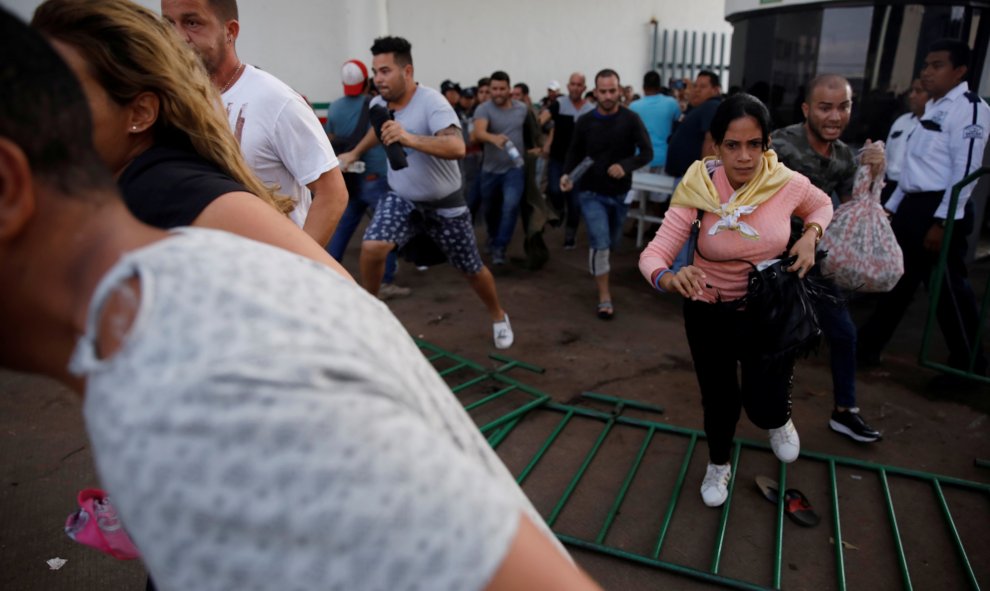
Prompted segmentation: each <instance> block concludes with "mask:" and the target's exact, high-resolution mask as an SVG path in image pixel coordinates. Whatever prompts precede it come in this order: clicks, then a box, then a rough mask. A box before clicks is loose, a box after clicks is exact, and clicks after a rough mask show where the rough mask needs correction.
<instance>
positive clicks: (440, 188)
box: [340, 37, 514, 349]
mask: <svg viewBox="0 0 990 591" xmlns="http://www.w3.org/2000/svg"><path fill="white" fill-rule="evenodd" d="M371 53H372V55H373V56H374V59H373V61H372V64H373V66H374V71H375V87H376V88H377V89H378V92H379V93H380V94H379V96H377V97H375V98H374V99H373V100H372V101H371V109H372V113H374V111H375V108H376V107H380V108H384V107H387V108H388V109H389V111H390V112H391V113H392V117H393V118H394V119H393V120H390V121H386V122H384V123H383V124H382V125H381V139H380V140H379V138H378V137H377V136H376V132H375V129H373V128H372V129H369V130H368V133H367V135H365V136H364V139H362V140H361V141H360V142H359V143H358V145H357V146H356V147H355V148H354V149H353V150H351V151H350V152H347V153H344V154H341V155H340V161H341V163H342V164H343V165H344V166H345V167H346V166H347V165H349V164H350V163H351V162H354V161H355V160H357V159H359V158H360V157H361V155H362V154H364V153H365V152H366V151H368V150H369V149H370V148H371V147H372V146H374V145H376V144H377V143H379V141H380V142H381V143H382V144H384V145H385V147H386V153H388V152H389V151H390V150H391V151H392V153H393V155H391V156H389V167H388V185H389V189H391V190H390V191H389V193H388V195H386V196H385V198H384V199H382V200H381V201H380V202H379V204H378V208H377V209H376V210H375V215H374V217H373V218H372V219H371V223H370V224H369V225H368V228H367V230H366V231H365V233H364V242H363V243H362V244H361V283H362V284H364V287H365V289H367V290H368V291H369V292H371V293H372V294H377V293H378V288H379V286H380V285H381V281H382V275H383V274H384V272H385V258H386V257H387V256H388V254H389V253H390V252H392V251H393V250H395V249H396V248H402V247H403V246H405V245H406V243H408V242H409V241H410V240H411V239H413V238H414V237H416V236H417V235H419V234H425V235H427V236H429V238H430V240H432V241H433V243H435V244H436V246H437V247H438V248H439V249H440V250H441V251H442V252H443V255H444V256H445V257H446V258H447V261H448V262H449V263H450V264H451V265H452V266H453V267H454V268H456V269H457V270H458V271H460V272H461V273H463V274H464V276H465V277H466V278H467V280H468V282H469V283H470V284H471V288H472V289H474V292H475V293H476V294H477V295H478V297H479V298H480V299H481V301H482V302H483V303H484V304H485V307H486V308H487V309H488V313H489V314H490V315H491V318H492V332H493V335H494V340H495V347H497V348H499V349H507V348H509V347H511V346H512V343H513V340H514V336H513V332H512V326H511V325H510V324H509V315H508V314H506V313H505V310H503V309H502V306H501V304H499V300H498V293H497V292H496V290H495V278H494V277H492V273H491V271H489V270H488V267H486V266H485V265H484V263H482V261H481V255H480V254H479V253H478V243H477V239H476V238H475V235H474V226H473V225H472V223H471V213H470V212H469V211H468V208H467V203H466V202H465V200H464V192H463V187H462V185H461V171H460V168H459V167H458V165H457V162H456V161H457V160H460V159H461V158H464V153H465V147H464V137H463V135H462V132H461V123H460V119H458V117H457V114H456V113H455V112H454V109H453V108H452V107H451V106H450V103H449V102H447V99H445V98H444V97H443V95H442V94H440V93H439V92H437V91H435V90H433V89H432V88H426V87H425V86H419V84H417V82H416V81H415V79H414V78H413V63H412V45H411V44H410V43H409V42H408V41H407V40H405V39H403V38H402V37H379V38H378V39H375V43H374V45H372V46H371ZM374 120H375V119H374V116H373V117H372V122H374ZM396 150H401V152H402V153H404V155H405V160H406V161H407V163H408V166H406V167H404V168H402V167H400V168H399V169H396V167H395V163H394V162H393V161H392V160H393V158H394V157H395V151H396Z"/></svg>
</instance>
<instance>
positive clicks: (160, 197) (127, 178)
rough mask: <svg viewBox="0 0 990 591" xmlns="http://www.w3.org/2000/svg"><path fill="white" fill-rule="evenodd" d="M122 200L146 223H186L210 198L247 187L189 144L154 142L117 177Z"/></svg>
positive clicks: (164, 225)
mask: <svg viewBox="0 0 990 591" xmlns="http://www.w3.org/2000/svg"><path fill="white" fill-rule="evenodd" d="M117 185H118V186H119V187H120V192H121V193H122V194H123V196H124V203H126V204H127V208H128V209H129V210H130V211H131V213H132V214H133V215H134V217H136V218H137V219H139V220H141V221H142V222H144V223H145V224H148V225H149V226H155V227H157V228H162V229H165V230H167V229H169V228H175V227H177V226H188V225H190V224H192V222H193V220H195V219H196V218H197V217H199V214H201V213H202V212H203V210H204V209H206V207H207V206H208V205H209V204H210V203H213V200H214V199H216V198H217V197H219V196H221V195H224V194H226V193H231V192H234V191H247V189H246V188H245V187H244V185H242V184H240V183H238V182H237V181H235V180H234V179H232V178H230V177H229V176H227V174H225V173H224V172H222V171H221V170H220V169H218V168H217V167H216V166H214V165H213V164H211V163H210V162H208V161H207V160H206V159H204V158H202V157H200V156H199V154H197V153H196V152H195V151H194V150H193V149H192V147H191V146H189V147H188V148H185V147H182V146H181V145H155V146H152V147H151V148H149V149H148V150H145V151H144V152H143V153H141V154H140V155H139V156H138V157H137V158H135V159H134V160H133V161H132V162H131V163H130V164H128V165H127V168H125V169H124V172H123V174H121V175H120V178H119V179H118V180H117Z"/></svg>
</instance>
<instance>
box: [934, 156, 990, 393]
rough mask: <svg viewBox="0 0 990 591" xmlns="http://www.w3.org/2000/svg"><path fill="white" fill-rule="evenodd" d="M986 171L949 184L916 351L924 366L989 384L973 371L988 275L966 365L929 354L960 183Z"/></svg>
mask: <svg viewBox="0 0 990 591" xmlns="http://www.w3.org/2000/svg"><path fill="white" fill-rule="evenodd" d="M987 174H990V168H988V167H986V166H984V167H982V168H979V169H978V170H976V171H975V172H973V173H972V174H970V175H969V176H967V177H966V178H964V179H963V180H961V181H959V182H958V183H956V184H955V185H954V186H953V187H952V196H951V198H950V200H949V210H948V215H947V216H946V223H945V234H944V235H943V236H942V248H941V250H940V251H939V257H938V264H937V265H936V266H935V269H934V270H933V271H932V280H931V290H930V299H929V303H928V318H927V320H926V321H925V332H924V335H923V336H922V338H921V351H920V352H919V353H918V362H919V363H920V364H921V365H923V366H925V367H930V368H933V369H937V370H939V371H942V372H945V373H948V374H952V375H956V376H960V377H964V378H968V379H971V380H976V381H980V382H983V383H987V384H990V376H986V375H983V374H982V373H978V372H977V371H976V359H977V356H978V353H979V351H980V350H981V348H982V342H983V333H984V329H985V327H986V325H987V310H988V308H990V279H988V281H987V285H986V286H984V289H983V301H982V303H981V304H980V313H979V318H980V323H979V327H978V328H977V334H976V339H975V340H974V342H973V343H971V344H970V352H969V364H968V366H967V367H966V368H965V369H958V368H955V367H950V366H948V365H946V364H944V363H939V362H937V361H933V360H932V358H931V337H932V331H933V330H934V329H935V325H936V313H937V311H938V302H939V299H940V298H941V297H942V295H943V294H942V283H943V280H944V279H945V268H946V263H947V261H948V259H949V241H950V240H952V232H953V230H954V229H955V225H956V219H955V218H956V216H955V211H956V208H957V207H958V205H959V193H960V192H962V190H963V187H965V186H967V185H969V184H971V183H975V182H976V181H977V180H979V178H980V177H982V176H984V175H987Z"/></svg>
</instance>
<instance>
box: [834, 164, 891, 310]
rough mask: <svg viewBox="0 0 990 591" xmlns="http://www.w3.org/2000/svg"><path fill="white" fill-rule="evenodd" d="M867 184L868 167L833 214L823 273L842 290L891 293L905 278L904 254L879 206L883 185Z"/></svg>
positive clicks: (864, 168) (868, 182)
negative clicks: (847, 198)
mask: <svg viewBox="0 0 990 591" xmlns="http://www.w3.org/2000/svg"><path fill="white" fill-rule="evenodd" d="M870 184H871V183H870V167H869V166H860V167H859V170H857V171H856V180H855V184H854V185H853V194H852V199H851V200H850V201H849V202H847V203H843V204H842V205H840V206H839V207H838V209H836V210H835V215H834V216H833V217H832V223H831V224H829V226H828V230H826V231H825V236H824V237H823V238H822V243H821V246H820V248H822V249H825V250H828V256H827V257H825V258H824V259H823V260H822V262H821V266H822V273H823V274H824V275H825V276H826V277H828V278H830V279H832V280H833V281H835V284H836V285H838V286H839V287H841V288H843V289H848V290H853V291H863V292H882V291H890V290H891V289H893V288H894V286H895V285H896V284H897V281H898V280H899V279H900V278H901V275H903V274H904V254H903V253H902V252H901V247H900V245H898V244H897V238H896V237H895V236H894V231H893V230H892V229H891V228H890V220H889V219H888V218H887V214H886V213H885V212H884V210H883V206H881V205H880V191H881V190H882V189H883V183H881V182H877V183H873V186H872V187H871V186H870Z"/></svg>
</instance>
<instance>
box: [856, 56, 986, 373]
mask: <svg viewBox="0 0 990 591" xmlns="http://www.w3.org/2000/svg"><path fill="white" fill-rule="evenodd" d="M969 63H970V49H969V47H968V46H967V45H966V44H965V43H963V42H962V41H957V40H954V39H943V40H941V41H937V42H935V43H933V44H932V45H931V46H930V47H929V49H928V55H927V56H926V57H925V62H924V67H923V69H922V70H921V83H922V85H923V86H924V87H925V90H926V91H927V92H928V94H929V95H930V96H931V99H930V100H929V101H928V103H927V104H926V105H925V114H924V116H922V118H921V121H920V122H919V125H918V126H917V127H916V128H915V129H914V131H913V132H912V133H911V134H910V136H908V140H907V148H906V149H907V152H906V154H905V158H904V169H903V172H902V173H901V180H900V184H899V185H898V187H897V190H896V191H895V192H894V194H893V195H892V196H891V198H890V200H889V201H888V202H887V208H888V209H890V210H891V211H894V212H895V213H894V216H893V218H892V221H891V226H892V227H893V229H894V233H895V234H896V235H897V241H898V242H899V243H900V245H901V249H902V250H903V251H904V276H903V277H902V278H901V280H900V281H899V282H898V283H897V286H896V287H894V289H893V290H892V291H891V292H890V293H888V294H885V295H884V296H883V297H882V298H881V300H880V302H879V303H878V306H877V310H876V312H875V313H874V314H873V316H872V317H871V318H870V319H869V320H868V321H867V322H866V324H864V325H863V327H862V328H861V329H860V332H859V343H860V349H859V352H860V362H861V363H872V364H876V363H879V361H880V352H881V351H882V349H883V347H884V346H885V345H886V344H887V342H888V341H889V340H890V338H891V336H892V335H893V334H894V330H895V329H896V328H897V325H898V323H899V322H900V320H901V317H902V316H903V315H904V312H905V311H906V310H907V307H908V305H909V304H910V303H911V298H912V296H913V295H914V291H915V289H916V288H917V287H918V284H919V283H921V282H924V283H925V284H926V285H927V284H928V281H929V280H930V278H931V271H932V266H933V265H934V264H935V263H937V261H938V254H939V251H940V250H941V245H942V237H943V233H944V228H945V220H946V218H947V217H948V216H949V215H953V216H954V219H955V220H956V222H955V228H954V229H953V232H952V239H951V242H950V244H949V246H948V250H949V252H948V264H947V267H946V275H945V284H944V285H943V286H942V297H941V298H940V299H939V305H938V321H939V326H940V327H941V329H942V333H943V334H944V335H945V340H946V343H947V345H948V347H949V365H950V366H952V367H956V368H962V369H965V368H968V366H969V356H970V353H971V352H972V351H973V350H974V349H975V350H976V365H975V367H974V368H973V369H974V370H975V371H976V372H977V373H980V374H986V369H987V361H986V357H985V356H984V354H983V345H982V343H979V342H977V337H978V335H977V329H978V327H979V316H978V310H977V306H976V298H975V296H974V295H973V288H972V286H971V285H970V283H969V280H968V279H967V275H968V273H967V270H966V263H965V257H966V251H967V247H966V238H967V236H968V235H969V234H970V231H971V230H972V229H973V223H974V219H973V218H974V214H973V204H972V203H971V202H970V200H969V197H970V194H971V193H972V192H973V186H974V185H973V184H970V185H968V186H967V187H966V188H964V189H963V190H962V192H961V193H960V194H959V203H958V206H957V207H956V210H955V211H954V212H949V198H950V196H951V193H952V186H953V185H954V184H955V183H958V182H959V181H960V180H962V179H963V177H965V176H966V175H968V174H969V173H971V172H973V171H974V170H976V169H977V168H979V166H980V163H981V162H982V161H983V149H984V147H985V146H986V141H987V130H988V129H990V107H988V106H987V104H986V103H985V102H983V101H982V100H981V99H980V98H979V96H977V94H976V93H975V92H970V90H969V85H968V84H967V83H966V75H967V73H968V72H969Z"/></svg>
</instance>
